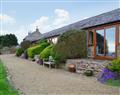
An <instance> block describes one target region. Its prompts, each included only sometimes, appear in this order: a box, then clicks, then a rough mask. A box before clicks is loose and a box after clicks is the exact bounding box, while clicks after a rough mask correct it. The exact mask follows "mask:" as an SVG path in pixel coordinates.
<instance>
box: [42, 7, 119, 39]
mask: <svg viewBox="0 0 120 95" xmlns="http://www.w3.org/2000/svg"><path fill="white" fill-rule="evenodd" d="M116 21H120V8H118V9H115V10H113V11H110V12H106V13H103V14H100V15H97V16H94V17H90V18H87V19H84V20H81V21H78V22H76V23H73V24H70V25H67V26H64V27H62V28H59V29H55V30H52V31H50V32H47V33H44V34H43V35H41V37H40V38H41V39H42V38H49V37H52V36H57V35H60V34H62V33H64V32H66V31H68V30H71V29H85V28H89V27H93V26H97V25H102V24H107V23H112V22H116Z"/></svg>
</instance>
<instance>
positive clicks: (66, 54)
mask: <svg viewBox="0 0 120 95" xmlns="http://www.w3.org/2000/svg"><path fill="white" fill-rule="evenodd" d="M86 43H87V37H86V32H85V31H83V30H69V31H67V32H65V33H64V34H63V35H61V36H60V37H59V39H58V43H57V44H56V45H55V47H54V48H53V51H54V57H56V56H57V59H58V60H59V61H63V62H64V61H65V60H66V59H68V58H85V57H87V45H86Z"/></svg>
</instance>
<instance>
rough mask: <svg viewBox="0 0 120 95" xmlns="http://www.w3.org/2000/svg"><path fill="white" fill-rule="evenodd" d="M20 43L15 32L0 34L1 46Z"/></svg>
mask: <svg viewBox="0 0 120 95" xmlns="http://www.w3.org/2000/svg"><path fill="white" fill-rule="evenodd" d="M16 45H18V41H17V37H16V36H15V35H14V34H6V35H4V36H0V46H1V47H5V46H7V47H11V46H16Z"/></svg>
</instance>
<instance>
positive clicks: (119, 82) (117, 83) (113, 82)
mask: <svg viewBox="0 0 120 95" xmlns="http://www.w3.org/2000/svg"><path fill="white" fill-rule="evenodd" d="M107 85H111V86H117V87H120V80H109V81H107Z"/></svg>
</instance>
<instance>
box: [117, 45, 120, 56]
mask: <svg viewBox="0 0 120 95" xmlns="http://www.w3.org/2000/svg"><path fill="white" fill-rule="evenodd" d="M117 57H120V45H119V46H118V47H117Z"/></svg>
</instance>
